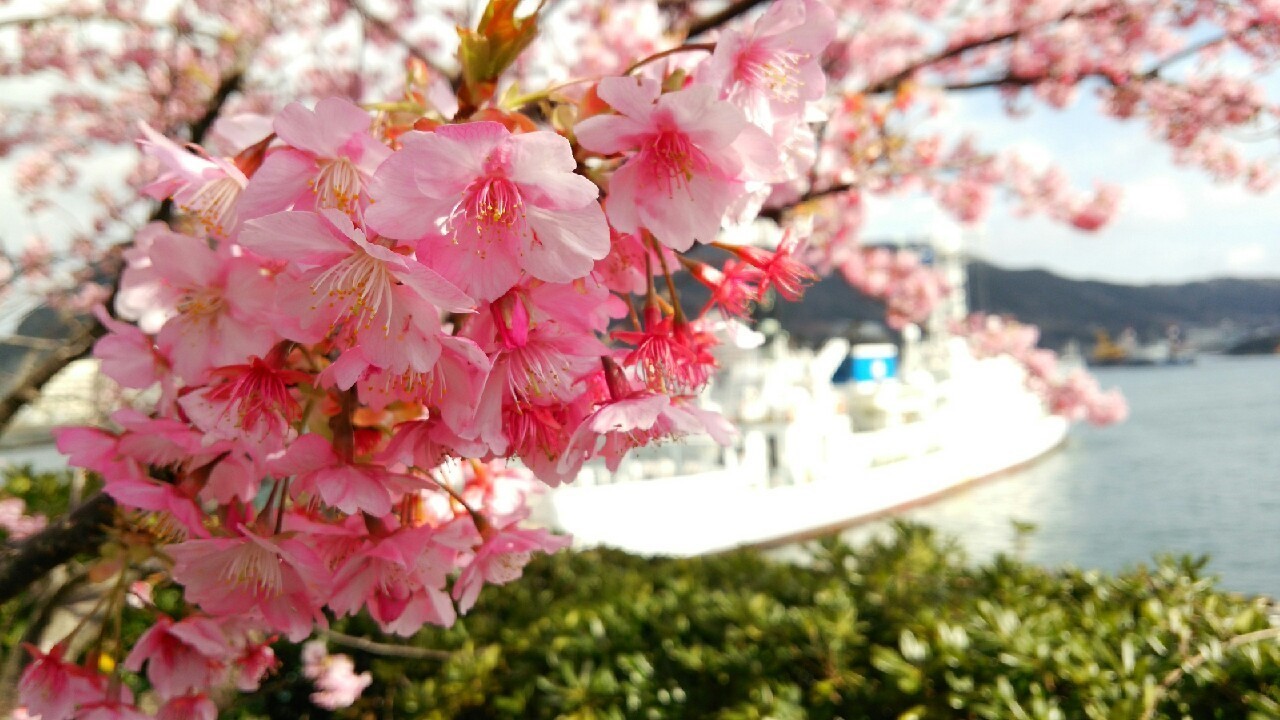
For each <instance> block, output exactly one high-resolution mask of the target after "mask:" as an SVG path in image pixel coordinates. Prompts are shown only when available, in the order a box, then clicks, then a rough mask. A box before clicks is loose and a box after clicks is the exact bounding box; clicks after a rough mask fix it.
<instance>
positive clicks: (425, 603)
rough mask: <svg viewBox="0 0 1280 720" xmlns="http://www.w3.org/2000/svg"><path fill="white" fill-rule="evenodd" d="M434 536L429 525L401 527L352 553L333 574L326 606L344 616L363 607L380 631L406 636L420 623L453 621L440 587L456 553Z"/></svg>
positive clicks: (441, 623)
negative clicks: (360, 550) (436, 540)
mask: <svg viewBox="0 0 1280 720" xmlns="http://www.w3.org/2000/svg"><path fill="white" fill-rule="evenodd" d="M433 535H434V530H433V529H432V528H430V527H420V528H401V529H400V530H397V531H396V532H394V533H392V534H391V535H389V536H387V537H384V538H379V539H377V540H375V541H373V542H372V543H371V545H370V546H369V547H366V548H364V549H363V551H362V552H360V553H357V554H354V555H353V556H352V557H351V558H350V559H349V560H347V561H346V563H344V565H343V566H342V568H340V569H339V570H338V571H337V573H336V574H335V575H334V579H333V595H332V597H331V598H330V599H329V607H330V608H332V609H333V611H334V612H336V613H340V614H346V615H351V614H354V613H356V612H358V611H359V610H360V608H361V607H368V608H369V615H370V616H371V617H372V618H373V619H374V621H375V622H377V623H378V624H379V625H380V626H381V627H382V629H383V631H384V632H391V633H396V634H400V635H405V636H409V635H413V634H414V633H416V632H417V631H418V630H419V629H420V628H421V627H422V626H423V624H425V623H431V624H433V625H440V626H444V627H448V626H450V625H452V624H453V621H454V619H455V617H456V613H455V612H454V609H453V605H452V603H450V602H449V596H448V594H447V593H446V592H445V589H444V588H445V582H446V577H447V575H448V573H449V571H450V570H452V569H453V561H454V557H455V556H456V551H455V550H453V549H452V548H449V547H447V546H444V545H440V544H438V543H436V542H435V541H434V540H433V537H432V536H433Z"/></svg>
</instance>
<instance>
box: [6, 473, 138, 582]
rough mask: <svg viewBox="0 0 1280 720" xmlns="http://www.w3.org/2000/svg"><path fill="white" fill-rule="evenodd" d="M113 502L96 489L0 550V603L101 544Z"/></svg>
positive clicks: (109, 521)
mask: <svg viewBox="0 0 1280 720" xmlns="http://www.w3.org/2000/svg"><path fill="white" fill-rule="evenodd" d="M115 506H116V504H115V502H114V501H112V499H111V498H110V497H108V496H106V495H103V494H102V493H98V494H97V495H94V496H93V497H91V498H89V499H88V500H87V501H85V502H84V503H83V504H82V505H80V507H78V508H76V509H75V510H73V511H71V512H70V513H68V514H66V515H63V516H62V517H60V518H58V519H57V520H55V521H54V522H53V523H51V524H50V525H49V526H48V527H46V528H45V529H44V530H41V531H40V532H39V533H37V534H35V535H33V536H31V537H30V538H27V540H26V541H25V542H23V543H22V544H21V545H18V546H17V547H15V548H13V549H10V550H6V551H4V552H2V553H0V603H4V602H7V601H8V600H9V599H10V598H13V597H15V596H17V595H18V594H19V593H22V592H23V591H24V590H26V589H27V588H28V587H30V586H31V584H32V583H34V582H35V581H36V580H38V579H40V578H42V577H44V576H45V575H46V574H47V573H48V572H49V571H50V570H53V569H54V568H56V567H58V566H59V565H61V564H63V563H65V562H67V561H68V560H70V559H72V558H73V557H75V556H76V555H79V554H80V553H82V552H89V551H91V550H94V549H96V548H97V547H98V545H101V544H102V542H103V541H104V540H106V537H107V534H106V527H107V526H108V525H109V524H110V523H111V518H112V515H113V513H114V511H115Z"/></svg>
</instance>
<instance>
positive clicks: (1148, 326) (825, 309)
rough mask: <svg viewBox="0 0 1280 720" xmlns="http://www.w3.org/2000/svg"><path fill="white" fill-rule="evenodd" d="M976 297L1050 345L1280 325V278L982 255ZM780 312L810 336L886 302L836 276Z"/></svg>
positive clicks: (1219, 335)
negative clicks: (1181, 278)
mask: <svg viewBox="0 0 1280 720" xmlns="http://www.w3.org/2000/svg"><path fill="white" fill-rule="evenodd" d="M968 299H969V306H970V308H972V309H974V310H981V311H983V312H989V313H995V314H1009V315H1013V316H1015V317H1017V318H1018V319H1020V320H1022V321H1024V322H1029V323H1034V324H1036V325H1039V326H1040V328H1041V331H1042V333H1043V338H1044V340H1043V344H1044V345H1046V346H1048V347H1061V346H1062V345H1064V344H1065V343H1066V342H1067V341H1068V340H1069V339H1075V340H1076V341H1078V342H1080V343H1081V344H1082V345H1083V346H1084V347H1086V348H1087V347H1089V346H1090V345H1091V344H1092V343H1093V340H1094V332H1095V330H1098V329H1103V330H1106V331H1107V332H1108V333H1110V334H1111V335H1112V336H1113V337H1114V336H1115V335H1117V334H1118V333H1119V332H1120V331H1121V330H1123V329H1124V328H1127V327H1131V328H1133V329H1134V330H1135V331H1137V333H1138V335H1139V337H1140V338H1142V339H1144V340H1153V339H1156V338H1159V337H1163V336H1164V334H1165V332H1166V329H1167V328H1168V327H1169V326H1170V325H1178V326H1179V327H1181V328H1182V329H1184V330H1194V329H1201V330H1205V329H1212V330H1213V332H1212V333H1204V335H1205V336H1206V337H1207V339H1210V340H1214V341H1216V343H1215V344H1217V345H1222V344H1224V343H1226V342H1229V341H1231V340H1233V339H1236V338H1238V337H1242V336H1244V335H1247V334H1248V333H1249V332H1250V331H1252V330H1255V329H1258V328H1264V327H1269V326H1276V325H1280V279H1276V280H1242V279H1234V278H1224V279H1216V280H1207V281H1201V282H1189V283H1178V284H1157V285H1122V284H1117V283H1107V282H1099V281H1095V280H1072V279H1070V278H1065V277H1062V276H1060V275H1055V274H1053V273H1051V272H1047V271H1044V270H1008V269H1004V268H1000V267H997V266H995V265H992V264H990V263H986V262H981V261H974V262H971V263H969V292H968ZM774 312H775V313H776V314H777V316H778V317H779V319H781V320H782V322H783V325H784V326H786V327H787V328H788V329H789V330H791V331H792V332H793V333H795V334H797V335H800V336H803V337H814V336H817V335H823V334H829V333H832V332H844V331H845V330H847V329H848V328H849V327H850V326H851V325H853V324H856V323H858V322H860V321H868V320H880V319H882V318H883V311H882V310H881V307H880V305H879V303H877V302H876V301H874V300H871V299H869V298H866V297H864V296H862V295H860V294H859V293H858V292H857V291H855V290H854V289H853V288H851V287H849V286H848V284H846V283H845V282H844V281H843V280H841V279H840V278H836V277H828V278H825V279H824V280H823V281H822V282H820V283H818V284H817V285H815V286H814V287H812V288H810V290H809V292H808V294H807V295H806V296H805V299H804V301H803V302H802V303H800V304H799V305H792V304H787V303H783V304H780V305H779V306H778V307H777V308H776V309H775V311H774ZM1197 334H1200V333H1197Z"/></svg>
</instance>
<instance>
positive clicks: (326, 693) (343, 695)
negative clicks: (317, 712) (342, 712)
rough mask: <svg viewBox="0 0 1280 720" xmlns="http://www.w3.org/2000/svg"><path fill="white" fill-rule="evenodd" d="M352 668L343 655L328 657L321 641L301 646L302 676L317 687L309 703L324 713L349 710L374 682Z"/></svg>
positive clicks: (351, 664) (327, 650)
mask: <svg viewBox="0 0 1280 720" xmlns="http://www.w3.org/2000/svg"><path fill="white" fill-rule="evenodd" d="M355 667H356V666H355V663H353V662H352V661H351V658H349V657H347V656H346V655H330V654H329V649H328V648H327V647H325V644H324V641H322V640H312V641H311V642H308V643H307V644H305V645H303V646H302V674H303V675H305V676H306V677H307V678H308V679H309V680H311V681H312V682H314V683H315V684H316V691H315V692H314V693H312V694H311V702H313V703H315V704H316V705H317V706H318V707H322V708H324V709H325V710H338V709H340V708H344V707H350V706H351V704H352V703H354V702H355V701H356V699H357V698H359V697H360V693H362V692H364V689H365V688H367V687H369V684H370V683H372V682H373V676H372V675H370V674H369V673H367V672H363V673H360V674H359V675H357V674H356V672H355Z"/></svg>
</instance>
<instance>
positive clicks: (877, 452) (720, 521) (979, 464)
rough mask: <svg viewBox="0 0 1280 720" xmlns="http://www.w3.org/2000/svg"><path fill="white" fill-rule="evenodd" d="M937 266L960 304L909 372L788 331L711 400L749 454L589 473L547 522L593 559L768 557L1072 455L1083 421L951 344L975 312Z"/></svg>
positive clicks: (909, 351) (701, 450) (941, 318)
mask: <svg viewBox="0 0 1280 720" xmlns="http://www.w3.org/2000/svg"><path fill="white" fill-rule="evenodd" d="M938 262H940V263H944V264H945V265H944V267H945V268H946V269H948V270H950V271H952V272H953V277H952V279H951V282H952V286H953V288H955V292H953V293H952V295H953V298H952V299H951V300H950V301H949V302H948V303H947V304H946V305H945V306H944V307H942V308H940V309H939V310H937V311H935V313H934V317H933V318H931V319H930V320H929V321H928V323H927V324H926V328H927V332H926V333H924V337H925V339H924V340H921V336H922V333H921V332H920V330H918V329H915V328H910V327H909V328H908V330H907V332H905V333H904V348H903V353H902V360H903V364H902V366H901V367H899V366H898V364H897V360H898V353H897V348H896V347H895V346H893V345H884V344H872V345H855V346H853V347H850V345H849V343H848V342H846V341H845V340H843V339H834V340H831V341H829V342H828V343H827V344H826V345H825V346H824V347H823V348H821V349H820V350H817V351H810V350H794V349H790V348H789V347H788V344H787V340H786V338H785V336H783V335H781V334H778V335H775V336H774V337H773V339H772V340H771V341H770V342H769V343H767V344H765V345H764V346H762V347H759V348H756V349H746V348H737V349H732V350H730V351H728V352H727V353H726V354H725V355H724V356H723V357H722V358H721V361H722V362H721V364H722V367H723V370H722V372H721V374H720V375H718V376H717V378H716V380H715V381H714V383H713V385H712V387H711V388H710V389H709V391H708V393H707V395H706V396H705V398H704V399H705V401H706V403H707V405H708V406H709V407H713V408H715V409H718V410H720V411H721V412H722V413H724V414H725V415H726V416H727V417H728V418H729V419H730V420H731V421H733V423H734V424H735V425H736V426H737V427H738V429H739V431H740V433H741V435H740V438H739V440H738V441H737V443H736V444H734V445H733V446H732V447H728V448H720V447H719V446H716V445H714V444H713V443H711V441H710V440H694V441H685V442H673V443H667V444H664V445H661V446H658V447H654V448H643V449H641V450H638V451H635V452H633V453H632V454H631V455H630V456H628V458H627V459H626V460H624V462H623V465H622V466H621V467H619V469H618V471H617V472H614V473H610V472H608V471H607V470H606V469H605V468H604V467H603V465H597V464H593V465H589V466H588V467H586V468H584V470H583V472H582V473H581V474H580V475H579V477H578V478H577V479H576V481H575V482H573V483H571V484H567V485H564V486H561V487H559V488H556V489H555V490H552V491H550V492H548V493H546V494H545V495H544V496H543V497H542V498H541V500H540V501H539V503H540V505H539V507H538V508H537V512H536V514H535V518H537V519H538V520H539V521H540V522H543V523H545V524H547V525H550V526H553V527H556V528H558V529H561V530H564V531H566V532H569V533H571V534H572V535H573V536H574V538H575V542H576V543H577V544H578V545H580V546H596V545H603V546H611V547H617V548H621V549H623V550H627V551H631V552H636V553H641V554H648V555H677V556H689V555H700V554H706V553H714V552H720V551H725V550H729V549H732V548H736V547H742V546H755V547H765V546H771V545H777V544H782V543H786V542H791V541H796V540H801V539H805V538H811V537H815V536H819V535H823V534H828V533H830V532H833V531H835V530H837V529H840V528H843V527H847V526H851V525H854V524H857V523H860V522H864V521H867V520H871V519H875V518H879V517H882V516H885V515H888V514H892V513H895V512H898V511H901V510H903V509H905V508H907V507H910V506H913V505H916V504H920V503H924V502H927V501H929V500H932V499H935V498H937V497H939V496H941V495H945V494H947V493H950V492H954V491H956V490H959V489H961V488H964V487H965V486H966V485H969V484H971V483H974V482H976V481H979V480H983V479H986V478H990V477H992V476H994V475H998V474H1001V473H1003V472H1006V471H1008V470H1011V469H1014V468H1018V467H1020V466H1022V465H1025V464H1027V463H1030V462H1032V461H1034V460H1036V459H1037V458H1039V457H1041V456H1042V455H1045V454H1046V453H1048V452H1050V451H1052V450H1053V449H1055V448H1057V447H1058V446H1059V445H1060V444H1061V443H1062V442H1063V441H1064V439H1065V437H1066V434H1067V429H1068V423H1067V421H1066V420H1065V419H1063V418H1061V417H1059V416H1056V415H1051V414H1049V413H1048V412H1047V411H1046V409H1045V407H1044V404H1043V402H1042V401H1041V400H1040V398H1039V397H1038V396H1036V395H1035V394H1033V393H1032V392H1030V391H1029V390H1028V389H1027V387H1026V383H1025V379H1026V376H1025V371H1024V370H1023V368H1022V367H1021V366H1020V365H1018V364H1017V363H1016V362H1015V361H1013V360H1012V359H1011V358H1008V357H997V358H987V359H976V358H974V357H973V355H972V354H971V353H970V352H969V349H968V344H967V342H966V341H965V340H964V339H962V338H955V337H950V336H949V334H948V332H947V327H948V324H949V321H950V320H951V319H952V318H954V317H963V315H964V313H965V308H964V303H963V297H964V288H963V281H964V280H963V275H962V274H961V275H960V276H958V277H956V276H954V270H955V267H961V268H962V265H961V264H960V258H959V257H958V253H954V252H952V253H941V254H940V256H939V259H938ZM961 272H962V271H961ZM842 366H843V367H842ZM851 366H852V373H849V372H848V371H849V369H850V367H851ZM838 371H841V372H839V373H838ZM838 374H839V375H850V374H852V376H853V377H852V379H851V381H849V382H846V383H836V382H834V381H833V378H834V377H835V376H837V375H838Z"/></svg>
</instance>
